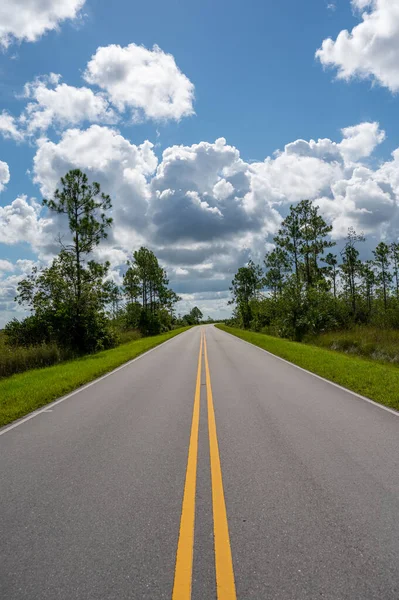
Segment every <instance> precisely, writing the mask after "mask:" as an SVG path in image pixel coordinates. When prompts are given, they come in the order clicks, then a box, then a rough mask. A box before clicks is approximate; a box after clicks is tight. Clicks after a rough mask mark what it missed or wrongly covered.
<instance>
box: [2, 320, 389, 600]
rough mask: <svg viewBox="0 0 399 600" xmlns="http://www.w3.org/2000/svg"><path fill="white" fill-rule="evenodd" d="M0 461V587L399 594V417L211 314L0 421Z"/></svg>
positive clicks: (14, 595)
mask: <svg viewBox="0 0 399 600" xmlns="http://www.w3.org/2000/svg"><path fill="white" fill-rule="evenodd" d="M382 384H383V382H382ZM0 470H1V491H0V511H1V521H0V522H1V536H0V540H1V541H0V546H1V555H0V597H1V598H2V599H4V600H75V599H76V600H125V599H126V600H127V599H129V600H131V599H140V600H141V599H148V600H158V599H161V598H166V599H169V600H170V599H173V600H189V599H190V598H192V599H193V600H208V599H216V598H217V599H218V600H234V599H235V598H238V599H240V600H252V599H253V600H262V599H271V600H302V599H303V600H305V599H306V600H316V599H317V600H320V599H323V600H344V599H345V600H346V599H348V600H376V599H381V600H398V599H399V418H398V416H397V415H396V414H393V413H390V412H388V411H386V410H384V409H382V408H380V407H378V406H376V405H374V404H370V403H368V402H366V401H364V400H362V399H361V398H358V397H356V396H354V395H352V394H350V393H349V392H346V391H344V390H342V389H339V388H337V387H334V386H333V385H331V384H329V383H328V382H326V381H324V380H321V379H318V378H316V377H314V376H312V375H310V374H308V373H306V372H304V371H302V370H300V369H298V368H295V367H294V366H292V365H289V364H287V363H285V362H283V361H281V360H279V359H277V358H276V357H272V356H271V355H268V354H267V353H265V352H263V351H262V350H260V349H259V348H256V347H254V346H251V345H249V344H246V343H245V342H243V341H241V340H239V339H237V338H235V337H233V336H231V335H229V334H227V333H225V332H222V331H220V330H217V329H216V328H214V327H212V326H206V327H197V328H194V329H191V330H189V331H187V332H185V333H183V334H181V335H180V336H178V337H176V338H173V339H172V340H170V341H169V342H167V343H166V344H164V345H162V346H159V347H158V348H156V349H154V350H153V351H151V352H149V353H148V354H146V355H143V356H142V357H141V358H139V359H138V360H135V361H134V362H132V363H131V364H129V365H128V366H126V367H124V368H122V369H120V370H118V371H117V372H115V373H113V374H111V375H109V376H107V377H105V378H103V379H101V380H100V381H98V382H97V383H95V384H94V385H90V386H88V387H86V388H85V389H83V390H81V391H80V392H79V393H76V394H74V395H72V396H71V397H68V398H66V399H65V400H63V401H62V402H59V403H58V404H53V405H50V406H49V408H48V409H46V410H44V411H42V412H40V413H38V414H36V415H35V416H34V417H33V418H30V419H29V420H26V421H20V422H19V423H17V426H15V427H13V428H5V429H3V430H0Z"/></svg>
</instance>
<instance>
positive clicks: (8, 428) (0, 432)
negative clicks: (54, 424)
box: [0, 328, 192, 435]
mask: <svg viewBox="0 0 399 600" xmlns="http://www.w3.org/2000/svg"><path fill="white" fill-rule="evenodd" d="M191 330H192V329H191V328H190V329H188V330H187V331H182V332H181V333H179V334H177V335H174V336H173V337H172V338H170V339H169V340H166V341H165V342H161V343H160V344H158V345H157V346H154V348H150V349H149V350H147V351H146V352H143V354H139V356H136V358H132V359H131V360H129V361H128V362H126V363H124V364H123V365H120V367H117V368H116V369H113V371H110V372H109V373H105V375H101V377H98V378H97V379H94V380H93V381H90V382H89V383H86V384H85V385H83V386H81V387H79V388H77V389H76V390H74V391H73V392H70V393H69V394H67V395H66V396H62V397H61V398H59V399H58V400H54V401H53V402H49V403H48V404H45V405H44V406H43V407H42V408H39V409H38V410H35V411H33V412H31V413H30V414H29V415H28V416H27V417H23V418H22V419H18V420H17V421H15V423H12V425H6V426H5V427H3V428H2V429H0V435H4V434H5V433H7V432H8V431H11V429H15V427H19V425H22V424H23V423H26V422H27V421H30V420H31V419H33V418H34V417H37V416H38V415H41V414H42V413H44V412H46V411H48V410H49V408H52V407H53V406H56V405H57V404H60V403H61V402H64V400H68V398H72V396H76V394H80V392H83V391H84V390H86V389H87V388H89V387H91V386H92V385H95V384H96V383H99V381H102V380H103V379H106V378H107V377H110V376H111V375H114V374H115V373H117V372H118V371H120V370H121V369H124V368H125V367H128V366H129V365H131V364H132V363H134V362H136V360H140V358H143V357H144V356H147V354H150V352H153V351H154V350H158V348H161V347H162V346H165V345H166V344H168V343H169V342H173V340H175V339H177V338H178V337H180V336H181V335H184V334H185V333H188V332H189V331H191Z"/></svg>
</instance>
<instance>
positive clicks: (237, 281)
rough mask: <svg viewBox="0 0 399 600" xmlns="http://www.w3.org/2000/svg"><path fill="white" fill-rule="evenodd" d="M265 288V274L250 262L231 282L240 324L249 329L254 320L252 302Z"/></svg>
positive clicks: (241, 268) (232, 302)
mask: <svg viewBox="0 0 399 600" xmlns="http://www.w3.org/2000/svg"><path fill="white" fill-rule="evenodd" d="M262 287H263V273H262V268H261V267H260V266H259V265H255V263H254V262H253V261H252V260H250V261H249V262H248V264H247V265H246V266H245V267H240V268H239V269H238V271H237V273H236V275H235V276H234V279H233V281H232V282H231V288H230V291H231V293H232V296H233V299H232V300H231V301H230V304H236V307H237V315H238V319H239V321H240V324H241V325H242V326H243V327H244V329H247V328H248V327H249V326H250V323H251V320H252V310H251V301H252V300H254V299H255V298H257V295H258V292H259V291H260V290H261V289H262Z"/></svg>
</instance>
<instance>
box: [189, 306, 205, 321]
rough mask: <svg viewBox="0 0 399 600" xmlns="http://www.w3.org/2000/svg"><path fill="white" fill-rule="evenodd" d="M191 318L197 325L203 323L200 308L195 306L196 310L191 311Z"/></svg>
mask: <svg viewBox="0 0 399 600" xmlns="http://www.w3.org/2000/svg"><path fill="white" fill-rule="evenodd" d="M190 316H191V318H192V320H193V321H194V323H195V324H196V325H198V323H199V322H200V321H201V319H202V317H203V314H202V312H201V311H200V309H199V308H198V306H194V308H192V309H191V311H190Z"/></svg>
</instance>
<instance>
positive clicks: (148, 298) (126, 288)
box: [123, 246, 180, 335]
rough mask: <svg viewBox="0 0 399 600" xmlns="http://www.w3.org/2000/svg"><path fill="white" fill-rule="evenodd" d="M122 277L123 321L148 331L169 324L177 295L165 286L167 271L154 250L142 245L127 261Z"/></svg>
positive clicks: (164, 327)
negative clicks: (124, 299) (124, 304)
mask: <svg viewBox="0 0 399 600" xmlns="http://www.w3.org/2000/svg"><path fill="white" fill-rule="evenodd" d="M127 267H128V268H127V270H126V273H125V275H124V277H123V293H124V294H125V297H126V300H127V305H126V311H125V314H126V324H127V326H129V327H139V328H140V330H141V332H142V333H144V334H148V335H153V334H155V333H160V331H161V330H162V329H168V328H170V327H171V324H172V321H173V319H174V310H175V304H176V303H177V302H178V301H179V300H180V298H179V296H178V295H177V294H176V293H175V292H174V291H173V290H171V289H170V288H169V287H168V284H169V281H168V278H167V275H166V271H165V270H164V269H163V268H162V267H161V266H160V264H159V262H158V259H157V257H156V256H155V254H154V252H152V251H151V250H149V249H148V248H145V247H144V246H142V247H141V248H139V249H138V250H136V251H135V252H133V257H132V259H131V260H129V261H127Z"/></svg>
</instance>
